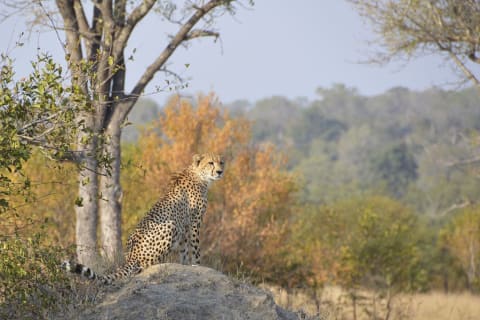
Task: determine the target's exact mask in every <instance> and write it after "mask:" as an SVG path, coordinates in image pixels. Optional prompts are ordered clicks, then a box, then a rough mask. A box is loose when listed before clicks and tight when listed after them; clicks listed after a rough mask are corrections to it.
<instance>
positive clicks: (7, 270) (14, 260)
mask: <svg viewBox="0 0 480 320" xmlns="http://www.w3.org/2000/svg"><path fill="white" fill-rule="evenodd" d="M42 238H43V237H42V236H41V235H40V233H37V234H36V235H34V236H33V237H28V238H26V237H21V236H19V235H13V236H10V237H2V238H0V318H1V319H45V318H50V317H49V315H51V314H52V313H53V312H55V311H57V310H58V309H59V308H61V307H62V306H64V305H66V304H67V303H68V302H69V297H71V296H72V295H71V294H70V292H71V285H70V281H69V280H68V278H67V275H66V273H65V272H64V271H63V270H62V269H61V268H59V266H60V261H61V257H62V256H65V249H62V248H59V247H56V246H44V244H43V243H42Z"/></svg>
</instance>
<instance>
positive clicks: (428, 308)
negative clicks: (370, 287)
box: [262, 285, 480, 320]
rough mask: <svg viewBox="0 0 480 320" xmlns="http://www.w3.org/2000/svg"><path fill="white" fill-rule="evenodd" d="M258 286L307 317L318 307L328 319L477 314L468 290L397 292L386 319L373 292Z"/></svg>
mask: <svg viewBox="0 0 480 320" xmlns="http://www.w3.org/2000/svg"><path fill="white" fill-rule="evenodd" d="M262 287H264V288H266V289H268V290H269V291H270V292H272V294H273V296H274V299H275V302H276V303H277V304H279V305H280V306H281V307H283V308H286V309H289V310H302V311H304V312H305V313H306V314H307V315H310V316H315V315H317V314H318V313H319V311H318V310H319V309H320V310H321V312H326V313H328V314H329V317H328V318H327V319H331V320H372V319H374V320H375V319H391V320H407V319H408V320H475V319H478V318H479V315H480V296H478V295H473V294H471V293H468V292H463V293H449V294H447V293H443V292H436V291H433V292H429V293H415V294H405V293H402V294H398V295H396V296H395V297H394V298H393V299H392V301H391V306H390V310H391V311H390V315H389V317H388V318H387V300H386V298H385V297H382V296H381V295H379V294H378V293H375V292H373V291H366V290H361V291H356V292H352V291H346V290H344V289H342V288H340V287H333V286H332V287H326V288H323V289H321V290H318V291H317V292H316V295H315V294H314V292H313V291H312V290H290V291H287V290H285V289H282V288H280V287H275V286H270V285H263V286H262ZM354 296H355V297H356V301H355V305H354V302H353V301H354V300H353V297H354Z"/></svg>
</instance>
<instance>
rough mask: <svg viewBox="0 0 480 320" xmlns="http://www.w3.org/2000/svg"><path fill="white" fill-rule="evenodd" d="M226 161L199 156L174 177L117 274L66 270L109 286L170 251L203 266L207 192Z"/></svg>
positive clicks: (135, 236) (140, 228)
mask: <svg viewBox="0 0 480 320" xmlns="http://www.w3.org/2000/svg"><path fill="white" fill-rule="evenodd" d="M223 171H224V160H223V158H222V157H221V156H219V155H215V154H203V155H195V156H194V157H193V162H192V164H191V165H190V166H189V167H187V168H186V169H185V170H183V171H182V172H180V173H178V174H176V175H175V176H174V177H173V178H172V182H171V184H170V187H169V189H168V192H167V193H166V194H165V195H164V196H163V197H162V198H160V200H158V201H157V203H155V204H154V206H153V207H152V208H151V209H150V211H149V212H148V213H147V214H146V216H145V217H144V218H143V219H142V220H141V221H140V223H139V224H138V225H137V227H136V228H135V230H134V231H133V233H132V234H131V235H130V237H129V238H128V241H127V254H126V262H125V264H124V265H123V266H121V267H120V268H119V269H118V270H117V271H116V272H115V273H112V274H109V275H98V274H96V273H95V272H93V270H92V269H91V268H88V267H86V266H84V265H82V264H78V263H71V262H68V261H67V262H64V263H63V267H64V268H65V269H67V270H69V271H71V272H73V273H78V274H81V275H83V276H85V277H87V278H89V279H98V280H99V281H100V282H103V283H106V284H109V283H111V282H113V281H115V280H118V279H121V278H125V277H129V276H131V275H133V274H137V273H139V272H141V271H142V270H143V269H145V268H147V267H149V266H151V265H153V264H157V263H160V262H162V261H163V260H164V258H165V257H166V255H167V254H169V253H170V252H172V251H173V252H178V253H179V254H180V262H181V263H182V264H187V263H189V264H199V263H200V242H199V231H200V225H201V223H202V218H203V215H204V214H205V210H206V208H207V190H208V187H209V185H210V183H211V182H212V181H215V180H218V179H220V178H221V177H222V175H223Z"/></svg>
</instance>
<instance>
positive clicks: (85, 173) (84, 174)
mask: <svg viewBox="0 0 480 320" xmlns="http://www.w3.org/2000/svg"><path fill="white" fill-rule="evenodd" d="M94 146H95V143H91V144H90V145H89V146H88V147H94ZM96 170H97V160H96V158H95V155H94V154H93V155H91V156H87V157H86V159H85V160H84V162H83V163H82V169H81V170H80V172H79V175H78V178H79V179H78V180H79V181H78V198H77V201H76V205H75V213H76V218H77V222H76V230H75V237H76V245H77V259H78V261H79V262H80V263H83V264H85V265H89V266H90V265H92V264H95V262H96V257H97V256H96V246H97V220H98V219H97V212H98V178H97V172H96Z"/></svg>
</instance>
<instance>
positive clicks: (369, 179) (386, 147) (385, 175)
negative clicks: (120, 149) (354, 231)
mask: <svg viewBox="0 0 480 320" xmlns="http://www.w3.org/2000/svg"><path fill="white" fill-rule="evenodd" d="M316 93H317V95H318V98H317V99H315V100H314V101H309V100H307V99H305V98H297V99H288V98H286V97H282V96H274V97H270V98H265V99H261V100H258V101H256V102H250V101H248V100H238V101H234V102H232V103H228V104H224V108H226V109H228V110H229V112H230V113H231V115H233V116H238V117H245V118H247V119H249V120H251V121H252V122H253V128H252V135H253V141H254V142H255V143H258V144H263V143H273V144H274V145H276V146H277V148H278V150H280V151H282V152H284V153H285V155H286V156H287V158H288V168H289V170H291V171H292V172H295V173H296V174H298V176H299V178H300V179H301V181H302V182H303V183H302V185H303V188H302V190H300V193H301V199H302V201H303V202H304V203H312V204H329V203H333V202H335V201H338V200H342V199H346V198H350V197H352V196H364V195H369V194H377V195H378V194H382V195H385V196H388V197H392V198H395V199H397V200H400V201H401V202H402V203H404V204H407V205H408V206H410V207H412V208H414V209H415V211H416V212H418V213H419V214H421V215H424V216H426V217H428V218H429V219H430V218H431V219H434V220H437V219H442V218H445V216H447V215H448V214H449V213H451V212H453V211H455V209H458V208H463V207H465V206H468V205H471V204H474V203H475V202H476V198H477V196H478V194H479V192H480V179H479V176H478V174H479V173H478V168H479V167H478V162H480V151H479V142H480V139H479V137H478V130H479V129H480V105H479V103H478V101H479V99H478V93H477V92H476V91H475V90H474V89H464V90H461V91H446V90H442V89H438V88H432V89H429V90H425V91H412V90H409V89H407V88H403V87H396V88H392V89H390V90H388V91H387V92H385V93H383V94H380V95H376V96H363V95H361V94H359V93H358V91H357V90H356V89H355V88H349V87H346V86H345V85H343V84H336V85H333V86H332V87H331V88H319V89H317V92H316ZM139 104H141V106H140V107H139V108H134V111H133V114H131V116H130V118H129V121H130V122H132V123H133V125H132V126H128V127H126V129H125V132H124V136H123V137H124V139H125V141H133V140H135V139H136V138H137V137H138V130H137V128H138V127H139V126H141V125H144V124H146V123H148V122H149V121H150V120H151V119H156V117H157V116H156V114H157V113H158V112H161V107H160V106H158V105H157V104H156V103H155V102H154V101H152V100H141V101H140V102H139Z"/></svg>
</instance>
